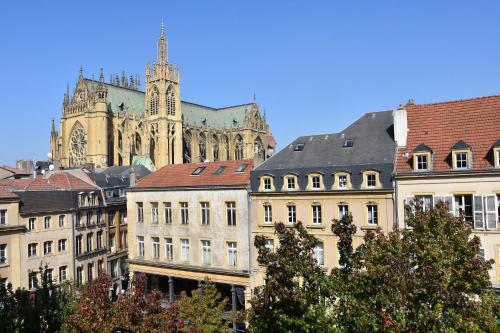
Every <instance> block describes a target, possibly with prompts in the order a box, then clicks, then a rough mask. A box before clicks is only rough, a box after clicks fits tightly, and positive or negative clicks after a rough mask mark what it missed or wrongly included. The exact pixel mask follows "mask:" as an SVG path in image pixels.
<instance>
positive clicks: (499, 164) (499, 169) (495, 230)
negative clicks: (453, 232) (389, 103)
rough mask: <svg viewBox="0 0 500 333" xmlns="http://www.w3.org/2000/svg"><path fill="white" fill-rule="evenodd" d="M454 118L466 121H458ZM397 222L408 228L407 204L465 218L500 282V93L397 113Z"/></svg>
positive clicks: (494, 278) (412, 105)
mask: <svg viewBox="0 0 500 333" xmlns="http://www.w3.org/2000/svg"><path fill="white" fill-rule="evenodd" d="M453 119H467V120H466V121H460V122H458V121H454V120H453ZM394 129H395V138H396V142H397V145H398V149H397V154H396V163H395V176H394V179H395V193H396V203H395V207H396V213H397V223H398V226H399V227H400V228H405V227H406V224H405V205H410V206H412V207H413V206H414V205H415V203H416V201H420V203H421V204H422V205H423V207H424V209H425V208H427V207H432V206H433V205H435V204H436V203H437V202H439V201H444V202H446V203H447V204H448V208H449V210H450V213H452V214H454V215H456V216H459V215H463V216H464V218H465V219H466V220H467V221H468V222H469V223H470V225H471V227H472V235H477V236H478V237H479V238H480V240H481V255H482V256H483V257H484V258H485V259H487V260H488V259H494V260H495V264H494V265H493V269H492V270H491V271H490V278H491V281H492V283H493V284H494V285H497V286H500V223H499V213H500V96H488V97H481V98H474V99H467V100H459V101H449V102H440V103H432V104H415V103H414V102H411V101H410V102H409V103H408V104H406V105H404V106H401V107H399V108H398V109H397V110H395V111H394Z"/></svg>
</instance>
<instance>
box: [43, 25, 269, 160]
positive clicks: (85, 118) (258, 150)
mask: <svg viewBox="0 0 500 333" xmlns="http://www.w3.org/2000/svg"><path fill="white" fill-rule="evenodd" d="M157 47H158V50H157V59H156V62H155V63H154V64H153V65H152V66H150V65H149V64H148V65H147V66H146V82H145V91H144V92H143V91H140V90H139V80H138V79H137V77H136V78H135V79H134V78H133V77H130V80H129V79H128V78H126V77H125V74H122V76H121V78H120V77H115V76H113V75H112V76H111V80H110V82H109V83H105V82H104V74H103V72H102V70H101V74H100V78H99V80H98V81H95V80H92V79H88V78H85V77H84V75H83V70H82V69H81V70H80V75H79V78H78V81H77V83H76V86H75V88H74V91H73V95H72V96H70V93H69V88H68V91H67V92H66V94H65V95H64V101H63V105H62V116H61V119H60V126H59V130H58V131H56V128H55V124H54V122H53V124H52V131H51V139H50V146H51V153H52V158H53V159H54V161H55V162H56V163H58V164H59V165H60V166H61V167H71V166H79V165H84V164H93V165H94V166H96V167H102V168H104V167H107V166H113V165H132V163H133V162H134V158H135V159H137V158H149V159H150V160H151V162H153V164H154V165H155V166H156V168H160V167H162V166H164V165H167V164H179V163H187V162H199V161H201V162H204V161H216V160H233V159H237V160H240V159H244V158H256V159H257V160H264V159H265V158H267V156H269V155H271V154H272V152H273V148H274V145H275V142H274V139H273V138H272V136H271V133H270V129H269V126H268V124H267V121H266V118H265V114H264V115H262V114H261V112H260V110H259V107H258V105H257V103H256V102H255V99H254V101H253V103H247V104H242V105H236V106H230V107H226V108H220V109H215V108H211V107H207V106H202V105H198V104H194V103H189V102H186V101H182V100H181V82H180V72H179V68H178V67H176V66H174V65H172V64H170V63H169V62H168V60H167V40H166V37H165V33H164V30H163V26H162V30H161V34H160V38H159V39H158V45H157Z"/></svg>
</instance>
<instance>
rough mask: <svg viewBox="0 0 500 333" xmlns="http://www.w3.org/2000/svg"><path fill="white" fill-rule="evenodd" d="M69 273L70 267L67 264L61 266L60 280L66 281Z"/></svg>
mask: <svg viewBox="0 0 500 333" xmlns="http://www.w3.org/2000/svg"><path fill="white" fill-rule="evenodd" d="M67 274H68V267H67V266H61V267H59V282H63V281H66V279H67V278H68V277H67Z"/></svg>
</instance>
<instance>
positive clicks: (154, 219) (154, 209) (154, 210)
mask: <svg viewBox="0 0 500 333" xmlns="http://www.w3.org/2000/svg"><path fill="white" fill-rule="evenodd" d="M150 205H151V224H154V225H157V224H158V223H159V222H160V221H159V216H158V202H151V203H150Z"/></svg>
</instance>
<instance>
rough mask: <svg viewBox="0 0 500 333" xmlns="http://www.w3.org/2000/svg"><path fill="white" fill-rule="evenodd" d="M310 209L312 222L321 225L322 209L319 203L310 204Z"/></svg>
mask: <svg viewBox="0 0 500 333" xmlns="http://www.w3.org/2000/svg"><path fill="white" fill-rule="evenodd" d="M311 209H312V223H313V224H315V225H321V223H322V222H323V221H322V211H321V210H322V209H321V204H318V203H315V204H312V206H311Z"/></svg>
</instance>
